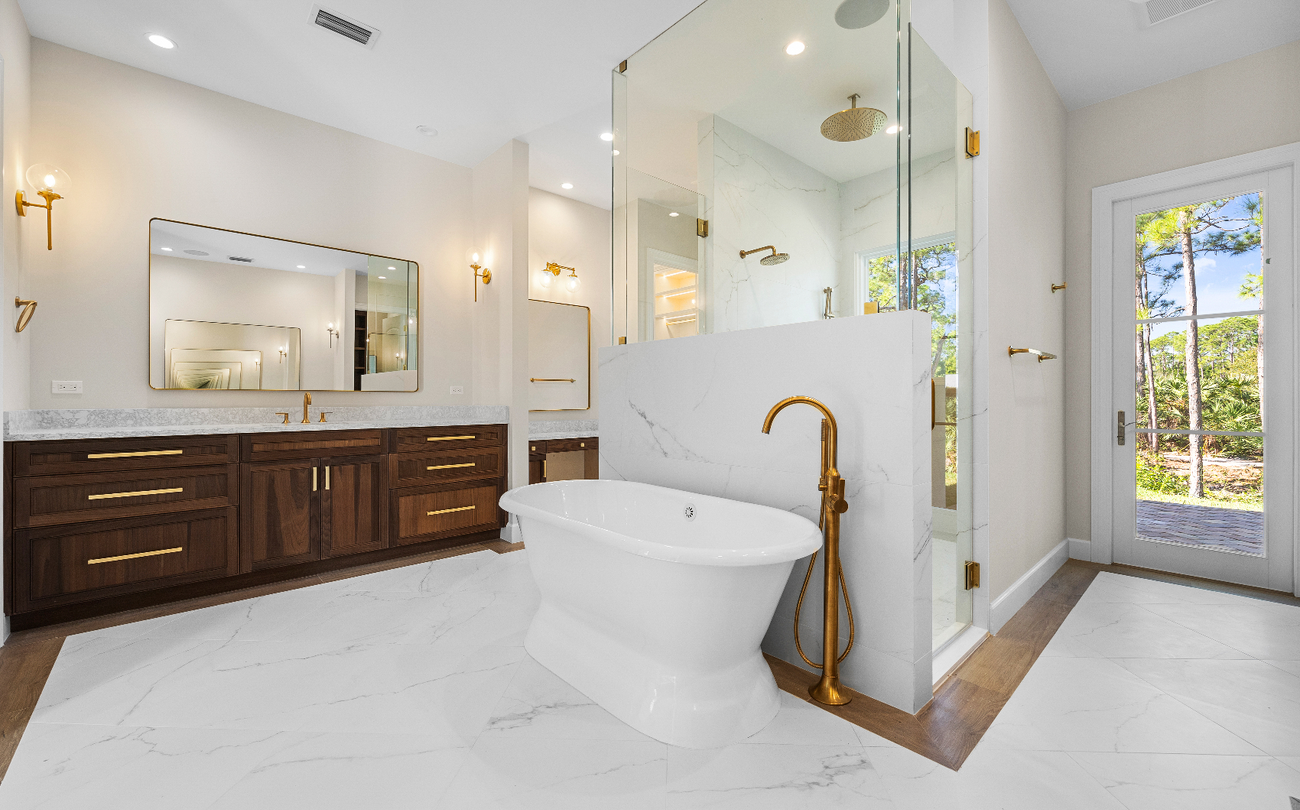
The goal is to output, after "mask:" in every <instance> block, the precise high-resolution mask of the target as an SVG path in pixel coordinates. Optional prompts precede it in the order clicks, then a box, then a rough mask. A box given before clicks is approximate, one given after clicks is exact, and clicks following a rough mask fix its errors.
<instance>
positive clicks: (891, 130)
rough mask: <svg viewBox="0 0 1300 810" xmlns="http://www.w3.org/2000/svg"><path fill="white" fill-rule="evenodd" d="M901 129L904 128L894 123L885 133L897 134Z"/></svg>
mask: <svg viewBox="0 0 1300 810" xmlns="http://www.w3.org/2000/svg"><path fill="white" fill-rule="evenodd" d="M900 129H902V127H900V126H899V125H898V124H894V125H892V126H890V127H889V129H887V130H885V134H886V135H897V134H898V131H899V130H900Z"/></svg>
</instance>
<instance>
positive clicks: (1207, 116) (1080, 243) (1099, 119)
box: [1065, 42, 1300, 540]
mask: <svg viewBox="0 0 1300 810" xmlns="http://www.w3.org/2000/svg"><path fill="white" fill-rule="evenodd" d="M1296 141H1300V42H1292V43H1290V44H1288V45H1283V46H1281V47H1278V48H1273V49H1272V50H1268V51H1264V52H1263V53H1258V54H1255V55H1253V56H1248V57H1245V58H1243V59H1238V60H1236V61H1234V62H1229V63H1227V64H1224V65H1219V66H1217V67H1213V68H1210V69H1208V70H1203V71H1201V72H1199V73H1193V74H1191V75H1189V76H1183V77H1182V78H1179V79H1174V80H1172V81H1168V82H1165V83H1163V84H1158V85H1155V86H1154V87H1148V88H1146V89H1144V90H1138V91H1136V92H1133V93H1129V94H1128V95H1124V96H1120V97H1118V98H1113V99H1110V100H1109V101H1103V102H1101V103H1100V104H1094V105H1092V106H1091V107H1084V108H1082V109H1079V110H1075V111H1073V112H1071V113H1070V114H1069V118H1068V139H1067V150H1066V153H1067V155H1068V157H1067V160H1066V186H1065V193H1066V207H1065V211H1066V256H1067V260H1066V280H1067V281H1068V282H1069V284H1070V288H1069V292H1068V293H1067V295H1066V297H1065V301H1066V306H1067V309H1066V344H1065V348H1066V355H1067V357H1068V358H1069V361H1068V363H1067V365H1066V369H1067V372H1068V374H1067V378H1066V389H1065V390H1066V402H1067V405H1066V426H1067V427H1066V434H1065V441H1066V445H1065V446H1066V457H1067V459H1068V461H1069V463H1068V465H1067V467H1066V491H1067V492H1068V493H1069V495H1068V499H1067V511H1066V514H1067V522H1066V528H1067V531H1068V534H1069V536H1070V537H1072V538H1078V539H1081V540H1087V539H1088V537H1089V534H1090V519H1089V517H1090V515H1089V510H1090V508H1091V497H1090V495H1091V464H1090V458H1089V452H1090V449H1089V432H1090V401H1091V400H1090V398H1091V390H1092V386H1091V373H1092V369H1091V363H1090V351H1091V346H1092V337H1091V335H1092V309H1091V300H1092V289H1091V288H1092V190H1093V189H1094V188H1096V187H1098V186H1104V185H1108V184H1110V183H1118V182H1120V181H1123V180H1132V179H1135V178H1138V177H1145V176H1147V175H1151V174H1156V173H1159V172H1164V171H1169V170H1171V169H1178V168H1182V167H1185V166H1195V165H1197V164H1200V163H1206V162H1208V161H1212V160H1218V159H1221V158H1226V157H1232V156H1235V155H1242V154H1246V153H1248V152H1255V151H1258V150H1260V149H1267V148H1269V147H1272V146H1281V145H1283V144H1288V143H1294V142H1296Z"/></svg>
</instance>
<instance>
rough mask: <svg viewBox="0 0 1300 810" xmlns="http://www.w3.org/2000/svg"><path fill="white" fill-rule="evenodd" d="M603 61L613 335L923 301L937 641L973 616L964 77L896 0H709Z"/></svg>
mask: <svg viewBox="0 0 1300 810" xmlns="http://www.w3.org/2000/svg"><path fill="white" fill-rule="evenodd" d="M612 77H613V114H614V122H613V133H614V141H613V143H612V147H613V175H614V176H613V186H614V199H613V229H614V233H613V257H612V259H613V261H612V267H613V279H612V286H611V289H612V301H611V310H612V311H611V319H610V322H611V325H612V335H611V339H612V342H614V343H619V342H629V343H636V342H640V341H651V340H668V339H677V338H689V337H692V336H695V335H702V334H709V333H717V332H728V331H736V330H741V329H753V328H761V327H765V326H775V325H780V324H787V323H797V322H803V321H812V320H818V319H827V318H845V317H858V316H862V317H881V316H882V315H881V313H889V312H891V311H898V310H906V309H916V310H925V311H928V312H929V313H930V317H931V324H932V349H933V365H932V368H931V378H932V385H933V386H934V388H933V390H934V397H933V403H934V404H933V409H932V411H933V412H932V414H931V422H932V431H931V433H932V448H933V453H932V482H933V486H932V506H933V508H934V555H933V560H934V588H935V590H934V602H933V616H934V636H933V639H934V646H935V649H936V650H937V649H939V648H940V647H942V646H943V645H944V644H946V643H947V642H948V641H950V640H951V639H952V638H954V637H955V636H956V635H958V634H959V633H960V632H961V630H962V629H963V628H965V627H966V626H967V625H969V623H970V622H971V618H972V599H971V591H970V590H968V589H967V588H966V587H965V576H964V572H965V563H966V562H967V561H968V560H971V559H972V554H971V541H972V532H971V514H972V508H971V507H972V502H971V487H970V485H971V476H970V470H971V461H972V457H971V449H972V445H971V436H970V430H969V428H968V426H969V425H970V416H971V407H970V402H971V396H970V393H971V383H972V378H971V375H970V372H969V369H970V366H971V359H972V341H971V340H970V335H971V330H972V313H973V305H972V289H971V283H972V278H971V272H970V268H971V250H972V245H973V224H972V207H971V200H972V179H971V178H972V172H971V164H970V162H969V160H968V159H967V154H966V149H967V128H968V127H969V126H970V123H971V108H972V105H971V97H970V94H969V92H967V90H966V89H965V88H964V87H963V86H962V85H961V84H960V83H959V82H958V81H957V80H956V78H955V77H954V76H953V74H952V72H951V71H949V70H948V69H947V67H946V66H945V65H944V64H943V62H942V61H941V60H940V59H939V58H938V57H937V56H936V55H935V53H934V52H933V51H932V50H931V49H930V48H929V46H928V45H927V44H926V43H925V41H924V40H923V39H922V38H921V37H920V35H919V34H918V33H917V32H916V31H915V30H914V29H913V28H912V25H911V20H910V6H909V3H908V2H907V0H901V1H900V2H891V1H890V0H875V1H872V0H801V1H800V2H790V1H789V0H707V2H704V3H703V4H701V5H700V6H698V7H697V8H696V9H695V10H694V11H692V12H691V13H690V14H689V15H687V16H686V17H684V18H683V19H682V20H680V21H679V22H678V23H677V24H676V25H674V26H673V27H672V28H670V29H668V30H667V31H665V32H664V33H663V34H661V35H660V36H659V37H657V38H656V39H655V40H653V41H652V42H651V43H649V44H648V45H646V46H645V47H644V48H642V49H641V50H640V51H638V52H636V53H635V54H633V55H632V56H631V57H629V58H628V60H627V61H626V62H625V63H624V64H623V65H621V66H620V68H619V69H618V70H616V71H615V72H614V73H613V74H612ZM885 317H887V315H885Z"/></svg>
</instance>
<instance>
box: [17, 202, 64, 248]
mask: <svg viewBox="0 0 1300 810" xmlns="http://www.w3.org/2000/svg"><path fill="white" fill-rule="evenodd" d="M36 194H37V196H39V197H41V198H42V199H44V200H45V205H41V204H40V203H34V202H30V201H28V200H27V198H26V196H25V195H24V194H23V193H22V192H21V191H19V192H18V196H17V198H16V199H15V200H14V204H15V206H17V208H18V216H20V217H25V216H27V209H28V208H44V209H45V249H46V250H54V201H55V200H61V199H63V197H62V196H61V195H59V194H55V193H54V192H53V191H49V190H47V189H41V190H40V191H38V192H36Z"/></svg>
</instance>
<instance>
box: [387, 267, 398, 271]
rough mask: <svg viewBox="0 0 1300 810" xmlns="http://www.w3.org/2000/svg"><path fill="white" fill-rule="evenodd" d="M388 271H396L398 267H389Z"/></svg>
mask: <svg viewBox="0 0 1300 810" xmlns="http://www.w3.org/2000/svg"><path fill="white" fill-rule="evenodd" d="M388 269H389V270H396V269H397V268H396V267H389V268H388Z"/></svg>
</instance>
